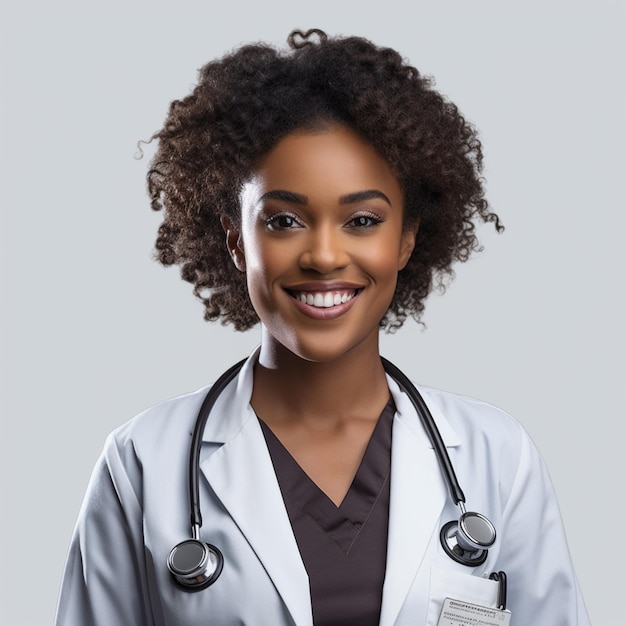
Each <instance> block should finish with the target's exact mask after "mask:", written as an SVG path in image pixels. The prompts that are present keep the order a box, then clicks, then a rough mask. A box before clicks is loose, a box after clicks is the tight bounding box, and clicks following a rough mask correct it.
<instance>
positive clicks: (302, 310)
mask: <svg viewBox="0 0 626 626" xmlns="http://www.w3.org/2000/svg"><path fill="white" fill-rule="evenodd" d="M223 226H224V229H225V231H226V241H227V245H228V249H229V251H230V254H231V256H232V258H233V261H234V263H235V265H236V266H237V268H238V269H240V270H241V271H243V272H245V273H246V277H247V284H248V290H249V293H250V298H251V301H252V304H253V306H254V308H255V310H256V312H257V313H258V315H259V318H260V319H261V323H262V342H261V352H260V357H259V362H258V364H257V366H256V369H255V372H254V388H253V393H252V399H251V403H252V407H253V408H254V410H255V412H256V414H257V415H258V416H259V417H260V418H261V419H262V420H264V421H265V422H266V423H267V424H268V425H269V426H270V428H271V429H272V431H273V432H274V433H275V435H276V436H277V437H278V438H279V439H280V441H281V442H282V444H283V445H284V446H285V447H286V448H287V450H289V452H290V453H291V455H292V456H293V457H294V458H295V460H296V461H297V462H298V463H299V464H300V466H301V467H302V468H303V469H304V471H305V472H306V473H307V474H308V475H309V477H310V478H311V479H312V480H313V481H314V482H315V483H316V484H317V485H318V486H319V487H320V489H322V491H324V492H325V493H326V495H327V496H328V497H329V498H330V499H331V500H332V501H333V502H334V503H335V504H336V505H339V504H340V503H341V501H342V500H343V498H344V497H345V494H346V493H347V491H348V489H349V487H350V484H351V483H352V480H353V478H354V475H355V473H356V471H357V469H358V467H359V464H360V462H361V459H362V457H363V454H364V452H365V448H366V447H367V443H368V441H369V439H370V436H371V434H372V431H373V429H374V426H375V424H376V421H377V419H378V417H379V415H380V413H381V411H382V409H383V408H384V406H385V404H386V403H387V401H388V399H389V389H388V387H387V382H386V378H385V374H384V370H383V367H382V364H381V361H380V357H379V322H380V320H381V318H382V317H383V315H384V313H385V311H386V310H387V308H388V306H389V303H390V302H391V299H392V297H393V294H394V291H395V287H396V281H397V275H398V272H399V271H400V270H401V269H402V268H403V267H404V266H405V265H406V263H407V262H408V260H409V257H410V254H411V252H412V250H413V247H414V245H415V235H416V230H417V226H415V227H413V228H406V227H404V225H403V193H402V190H401V188H400V185H399V183H398V181H397V179H396V177H395V176H394V174H393V172H392V171H391V169H390V168H389V166H388V164H387V163H386V161H384V160H383V159H382V158H381V157H380V156H378V154H377V153H376V152H375V150H374V149H373V148H372V147H371V146H370V145H369V144H367V143H366V142H364V141H363V140H362V139H361V138H360V137H359V136H358V135H356V134H355V133H354V132H352V131H351V130H349V129H347V128H345V127H343V126H331V127H328V128H325V129H324V130H322V131H320V132H310V131H302V132H296V133H292V134H290V135H288V136H287V137H285V138H284V139H283V140H282V141H280V142H279V143H278V144H277V145H276V146H275V148H274V149H273V150H271V151H270V152H269V153H268V154H267V155H265V157H263V158H262V159H261V160H260V162H259V163H258V166H257V167H256V169H255V170H254V172H253V173H252V175H251V176H250V178H249V180H248V181H247V182H246V184H245V185H244V187H243V189H242V192H241V229H240V230H238V229H236V228H234V227H233V225H232V224H231V223H229V222H228V221H226V220H225V221H224V222H223ZM307 296H308V302H310V301H311V299H313V300H314V301H315V299H316V298H317V303H318V304H319V303H320V300H323V298H324V297H326V299H327V302H326V304H329V303H330V302H329V301H328V298H330V299H331V300H333V301H334V302H340V301H341V300H345V301H344V302H341V303H340V304H338V305H337V306H332V307H320V306H314V305H311V304H308V303H307V302H302V300H306V299H307Z"/></svg>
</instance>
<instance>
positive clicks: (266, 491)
mask: <svg viewBox="0 0 626 626" xmlns="http://www.w3.org/2000/svg"><path fill="white" fill-rule="evenodd" d="M255 356H256V355H253V357H252V358H251V359H250V360H249V361H248V362H247V363H246V365H245V366H244V368H243V369H242V371H241V373H240V374H239V377H238V378H237V379H236V380H235V381H233V382H232V383H231V384H230V386H229V387H228V388H227V389H226V390H225V391H224V392H223V393H222V395H221V396H220V398H219V399H218V401H217V403H216V405H215V407H214V409H213V411H212V412H211V416H210V418H209V420H208V423H207V426H206V429H205V432H204V437H203V444H202V445H203V447H202V452H201V464H200V468H201V474H202V475H201V485H200V499H201V507H202V515H203V519H204V525H203V528H202V532H201V536H202V538H203V539H204V540H205V541H208V542H210V543H213V544H215V545H216V546H218V547H219V548H220V550H221V551H222V552H223V554H224V559H225V563H224V569H223V572H222V574H221V576H220V578H219V579H218V580H217V581H216V582H215V583H214V584H213V585H212V586H211V587H209V588H208V589H205V590H202V591H198V592H195V593H189V592H185V591H183V590H181V589H180V588H178V587H177V586H175V585H174V584H172V581H171V579H170V575H169V572H168V569H167V565H166V562H167V557H168V554H169V551H170V549H171V548H172V547H173V546H174V545H175V544H176V543H178V542H179V541H181V540H183V539H185V538H188V537H189V535H190V529H189V503H188V495H187V494H188V487H187V484H188V483H187V458H188V450H189V443H190V436H191V432H192V430H193V425H194V422H195V419H196V415H197V412H198V409H199V407H200V404H201V402H202V400H203V398H204V396H205V394H206V389H201V390H199V391H197V392H195V393H192V394H189V395H186V396H181V397H178V398H174V399H172V400H169V401H167V402H164V403H162V404H159V405H157V406H155V407H152V408H150V409H148V410H147V411H145V412H144V413H142V414H141V415H139V416H137V417H136V418H135V419H133V420H131V421H130V422H129V423H127V424H126V425H124V426H122V427H121V428H119V429H117V430H116V431H115V432H113V433H112V435H111V436H110V437H109V438H108V439H107V442H106V445H105V448H104V451H103V453H102V456H101V458H100V459H99V461H98V463H97V465H96V468H95V470H94V473H93V476H92V478H91V482H90V485H89V488H88V491H87V495H86V497H85V501H84V503H83V507H82V509H81V512H80V516H79V519H78V522H77V525H76V529H75V533H74V537H73V540H72V544H71V547H70V552H69V556H68V561H67V565H66V571H65V576H64V579H63V584H62V589H61V595H60V599H59V607H58V612H57V618H56V624H57V626H92V625H98V626H111V625H113V624H114V625H115V626H130V625H153V624H154V625H156V626H165V625H167V626H174V625H175V626H192V625H193V626H199V625H205V624H206V625H220V626H221V625H224V626H233V625H236V624H246V625H251V626H264V625H267V626H282V625H287V624H290V625H293V624H296V625H297V626H312V616H311V602H310V595H309V585H308V579H307V574H306V571H305V568H304V566H303V564H302V561H301V559H300V554H299V552H298V548H297V545H296V542H295V539H294V535H293V532H292V530H291V526H290V523H289V519H288V516H287V512H286V510H285V506H284V504H283V499H282V496H281V492H280V489H279V486H278V483H277V481H276V476H275V474H274V470H273V467H272V462H271V459H270V456H269V453H268V450H267V446H266V444H265V440H264V438H263V434H262V432H261V429H260V426H259V423H258V420H257V419H256V416H255V414H254V412H253V410H252V408H251V407H250V404H249V401H250V395H251V392H252V361H253V359H254V358H255ZM389 388H390V390H391V393H392V395H393V398H394V401H395V404H396V408H397V413H396V415H395V417H394V423H393V437H392V467H391V500H390V510H389V537H388V552H387V569H386V578H385V583H384V588H383V600H382V612H381V617H380V624H381V626H391V625H392V624H394V625H395V626H416V625H426V626H436V624H437V621H438V618H439V614H440V612H441V606H442V603H443V600H444V599H445V598H446V597H451V598H454V599H457V600H464V601H469V602H473V603H476V604H482V605H489V606H495V605H496V593H497V583H495V582H493V581H490V580H488V579H486V578H485V576H488V575H489V573H490V572H492V571H497V570H505V571H506V572H507V574H508V579H509V593H508V607H509V608H510V609H511V611H512V619H511V624H513V625H515V626H588V624H589V620H588V617H587V614H586V611H585V607H584V604H583V600H582V597H581V594H580V591H579V588H578V584H577V581H576V576H575V574H574V570H573V568H572V563H571V560H570V556H569V553H568V548H567V544H566V541H565V536H564V532H563V527H562V523H561V519H560V514H559V510H558V505H557V502H556V500H555V497H554V493H553V489H552V486H551V483H550V479H549V477H548V474H547V472H546V469H545V467H544V465H543V463H542V461H541V459H540V457H539V454H538V453H537V451H536V449H535V447H534V445H533V444H532V442H531V440H530V438H529V437H528V435H527V434H526V433H525V431H524V430H523V429H522V428H521V426H520V425H519V424H518V423H517V422H516V421H514V420H513V419H512V418H511V417H509V416H508V415H507V414H505V413H503V412H502V411H500V410H499V409H496V408H494V407H492V406H490V405H488V404H485V403H482V402H478V401H476V400H471V399H467V398H462V397H459V396H455V395H451V394H447V393H443V392H440V391H435V390H432V389H425V388H421V389H420V391H421V392H422V394H423V396H424V398H425V400H426V403H427V404H428V406H429V408H430V410H431V412H432V413H433V416H434V418H435V421H436V422H437V424H438V426H439V429H440V431H441V434H442V437H443V439H444V442H445V443H446V447H447V449H448V452H449V454H450V457H451V460H452V463H453V465H454V467H455V469H456V473H457V475H458V477H459V481H460V483H461V485H462V487H463V489H464V491H465V495H466V498H467V504H468V509H470V510H475V511H478V512H481V513H483V514H485V515H486V516H487V517H489V518H490V519H491V521H492V522H493V523H494V525H495V527H496V529H497V532H498V539H497V542H496V544H495V546H494V547H493V548H492V549H491V550H490V551H489V557H488V559H487V561H486V562H485V564H484V565H482V566H480V567H477V568H468V567H466V566H463V565H459V564H457V563H455V562H453V561H452V560H451V559H450V558H449V557H448V556H446V554H445V553H444V552H443V549H442V548H441V545H440V541H439V531H440V528H441V526H442V525H443V524H444V523H445V522H447V521H449V520H451V519H456V518H457V517H458V509H457V507H455V506H454V505H453V504H452V502H451V500H450V497H449V495H448V492H447V487H446V484H445V481H444V479H443V477H442V474H441V471H440V469H439V466H438V463H437V458H436V456H435V453H434V451H433V448H432V446H431V444H430V442H429V440H428V437H427V436H426V434H425V432H424V430H423V428H422V426H421V423H420V421H419V418H418V416H417V414H416V411H415V409H414V408H413V405H412V404H411V402H410V400H409V399H408V397H407V396H406V395H405V394H403V393H402V392H400V390H399V388H398V386H397V385H396V384H395V383H394V382H393V381H392V380H389Z"/></svg>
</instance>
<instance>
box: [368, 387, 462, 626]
mask: <svg viewBox="0 0 626 626" xmlns="http://www.w3.org/2000/svg"><path fill="white" fill-rule="evenodd" d="M388 383H389V388H390V390H391V393H392V396H393V398H394V401H395V403H396V416H395V418H394V423H393V436H392V454H391V493H390V505H389V532H388V544H387V570H386V576H385V583H384V587H383V601H382V609H381V617H380V625H381V626H391V625H392V624H394V623H395V621H396V619H397V617H398V614H399V612H400V610H401V608H402V605H403V604H404V602H405V599H406V597H407V594H408V593H409V590H410V589H411V586H412V584H413V581H414V579H415V577H416V575H417V572H418V570H419V568H420V566H421V560H422V558H423V556H424V555H425V554H426V551H427V548H428V545H429V543H430V541H431V538H432V535H433V532H436V531H438V525H437V524H438V520H439V517H440V515H441V511H442V508H443V506H444V504H445V503H446V498H447V497H448V493H447V486H446V483H445V481H444V479H443V477H442V474H441V470H440V469H439V464H438V461H437V456H436V454H435V451H434V449H433V448H432V445H431V444H430V441H429V440H428V437H427V435H426V433H425V431H424V430H423V427H422V426H421V422H420V420H419V417H418V415H417V413H416V411H415V409H414V407H413V405H412V403H411V401H410V400H409V398H408V397H407V395H406V394H404V393H402V392H400V390H399V388H398V386H397V385H396V384H395V382H394V381H393V380H391V379H389V380H388ZM431 411H432V412H433V415H434V417H435V421H436V422H437V424H438V426H439V428H440V430H441V432H442V436H443V438H444V442H445V443H446V446H450V445H456V444H457V443H458V440H457V438H456V435H454V433H453V432H452V431H451V429H450V428H449V426H448V424H447V422H446V421H445V419H444V418H443V416H441V415H440V414H438V412H437V411H436V410H435V409H433V408H432V407H431ZM425 591H426V592H427V590H425Z"/></svg>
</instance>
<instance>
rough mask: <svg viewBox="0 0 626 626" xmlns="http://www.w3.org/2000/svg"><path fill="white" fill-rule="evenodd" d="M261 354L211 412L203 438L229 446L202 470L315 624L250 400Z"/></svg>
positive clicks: (299, 616)
mask: <svg viewBox="0 0 626 626" xmlns="http://www.w3.org/2000/svg"><path fill="white" fill-rule="evenodd" d="M255 357H256V355H253V356H252V357H251V359H250V360H249V361H248V362H247V363H246V365H244V368H243V370H242V372H241V373H240V375H239V377H238V379H237V382H236V386H235V384H231V385H230V386H229V387H228V388H227V389H226V390H225V391H224V393H223V394H222V396H220V398H219V399H218V402H217V403H216V405H215V407H214V409H213V411H212V412H211V417H210V419H209V420H208V422H207V428H206V429H205V435H204V438H203V440H204V441H208V442H213V443H222V444H223V445H221V446H220V447H219V449H217V450H216V451H215V452H214V453H213V454H211V456H209V458H207V459H206V460H205V461H203V462H202V463H201V464H200V469H201V471H202V472H203V474H204V477H205V478H206V480H207V481H208V482H209V484H210V487H211V489H212V490H213V491H214V492H215V494H216V496H217V497H218V498H219V499H220V501H221V502H222V504H223V505H224V507H225V508H226V509H227V510H228V513H229V514H230V515H231V517H232V518H233V520H234V521H235V523H236V524H237V526H238V527H239V529H240V530H241V532H242V533H243V534H244V535H245V537H246V540H247V541H248V543H249V544H250V546H251V547H252V549H253V550H254V552H255V554H256V556H257V557H258V558H259V560H260V561H261V562H262V564H263V567H264V568H265V570H266V571H267V573H268V575H269V576H270V578H271V579H272V582H273V583H274V585H275V587H276V589H277V591H278V593H279V594H280V596H281V597H282V599H283V601H284V603H285V605H286V607H287V609H288V610H289V612H290V613H291V616H292V617H293V620H294V622H295V623H296V624H298V626H301V625H302V626H312V611H311V600H310V594H309V580H308V576H307V573H306V570H305V568H304V564H303V563H302V559H301V557H300V552H299V550H298V546H297V544H296V541H295V537H294V535H293V531H292V528H291V524H290V522H289V517H288V515H287V511H286V509H285V505H284V502H283V499H282V495H281V492H280V487H279V486H278V482H277V481H276V475H275V473H274V468H273V465H272V461H271V457H270V455H269V452H268V450H267V446H266V444H265V439H264V437H263V433H262V431H261V427H260V425H259V422H258V420H257V418H256V416H255V415H254V412H253V410H252V408H251V407H250V404H249V402H250V396H251V392H252V366H253V362H254V361H255V360H256V358H255Z"/></svg>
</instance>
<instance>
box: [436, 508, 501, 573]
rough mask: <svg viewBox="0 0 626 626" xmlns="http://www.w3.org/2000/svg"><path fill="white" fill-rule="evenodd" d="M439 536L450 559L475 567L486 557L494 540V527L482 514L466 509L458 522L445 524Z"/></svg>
mask: <svg viewBox="0 0 626 626" xmlns="http://www.w3.org/2000/svg"><path fill="white" fill-rule="evenodd" d="M440 538H441V545H442V547H443V549H444V550H445V552H446V554H447V555H448V556H449V557H450V558H451V559H453V560H455V561H456V562H457V563H461V564H462V565H467V566H468V567H477V566H478V565H482V564H483V563H484V562H485V560H486V559H487V553H488V550H489V548H490V547H491V546H492V545H493V544H494V543H495V540H496V529H495V528H494V526H493V524H492V523H491V522H490V521H489V520H488V519H487V518H486V517H485V516H484V515H481V514H480V513H475V512H473V511H467V512H464V513H463V514H462V515H461V517H460V518H459V521H458V522H455V521H452V522H448V523H447V524H445V525H444V526H443V528H442V529H441V533H440Z"/></svg>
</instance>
